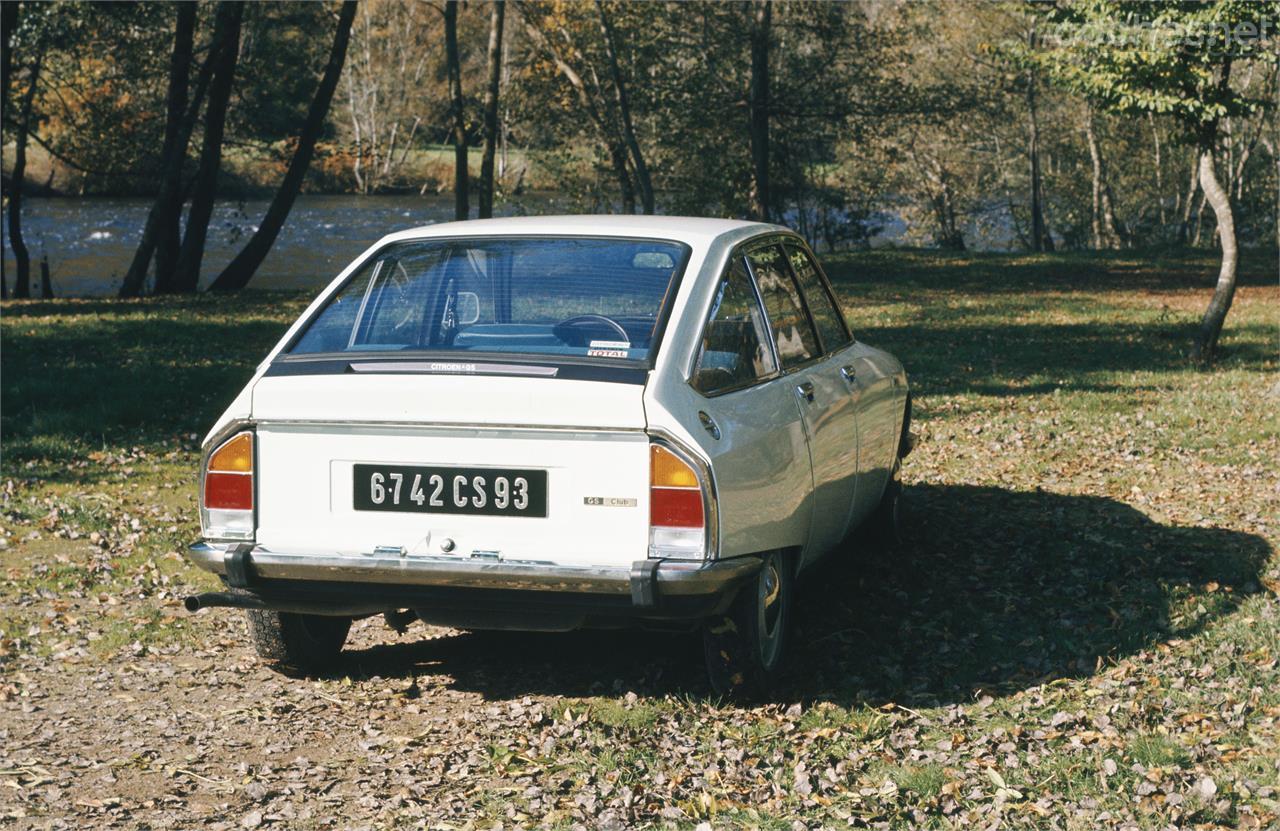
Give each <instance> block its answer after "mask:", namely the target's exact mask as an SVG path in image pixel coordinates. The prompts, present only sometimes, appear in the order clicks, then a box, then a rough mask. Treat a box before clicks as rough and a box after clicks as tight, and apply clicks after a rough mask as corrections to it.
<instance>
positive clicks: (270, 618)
mask: <svg viewBox="0 0 1280 831" xmlns="http://www.w3.org/2000/svg"><path fill="white" fill-rule="evenodd" d="M246 614H247V615H248V618H249V635H250V637H251V638H252V640H253V648H254V649H255V650H256V651H257V653H258V657H259V658H261V659H262V660H264V661H267V662H268V663H270V664H272V665H274V666H275V668H276V669H278V670H280V671H281V672H283V673H285V674H286V675H310V674H313V673H318V672H322V671H324V670H326V669H330V668H332V666H333V665H334V663H335V662H336V661H337V658H338V654H339V653H340V652H341V651H342V645H343V644H344V643H346V641H347V632H348V630H350V629H351V618H349V617H328V616H326V615H302V614H295V613H293V612H272V611H267V610H265V609H250V610H248V611H247V612H246Z"/></svg>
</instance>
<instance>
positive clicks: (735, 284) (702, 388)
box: [693, 257, 777, 395]
mask: <svg viewBox="0 0 1280 831" xmlns="http://www.w3.org/2000/svg"><path fill="white" fill-rule="evenodd" d="M768 342H769V328H768V326H767V324H766V323H765V320H764V313H763V312H761V311H760V303H759V301H758V300H757V299H756V293H755V292H754V291H753V290H752V288H751V278H750V277H749V276H748V275H747V268H746V266H745V265H744V264H743V262H742V258H741V257H736V258H734V260H733V262H732V263H731V264H730V266H729V271H728V272H727V273H726V274H725V276H724V279H723V280H721V281H720V288H719V289H718V290H717V292H716V298H715V301H714V302H713V303H712V304H711V314H710V316H709V317H708V318H707V325H706V328H705V329H704V330H703V333H702V350H701V351H700V352H699V353H698V362H697V365H696V366H695V367H694V371H693V388H694V389H696V390H698V391H699V392H701V393H704V394H707V395H709V394H711V393H716V392H721V391H722V390H729V389H734V388H736V387H742V386H746V385H748V384H750V383H752V382H754V381H756V380H758V379H760V378H763V377H765V376H767V375H770V374H772V373H773V372H774V371H776V369H777V367H776V366H775V364H774V361H773V352H772V350H770V349H769V347H768Z"/></svg>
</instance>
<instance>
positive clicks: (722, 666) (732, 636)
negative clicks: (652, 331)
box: [702, 551, 795, 700]
mask: <svg viewBox="0 0 1280 831" xmlns="http://www.w3.org/2000/svg"><path fill="white" fill-rule="evenodd" d="M794 585H795V576H794V575H793V573H792V569H791V563H790V562H788V561H787V559H786V558H785V557H784V556H783V555H782V553H781V552H777V551H775V552H772V553H770V554H768V555H766V556H765V558H764V563H763V565H761V567H760V571H759V572H758V573H757V574H756V576H755V578H754V579H752V580H751V581H750V582H749V583H747V584H746V585H744V586H743V587H742V588H741V589H739V590H738V596H737V597H735V598H734V600H733V604H732V605H731V606H730V607H729V610H728V611H727V612H726V613H724V614H723V615H718V616H716V617H714V618H712V619H710V620H708V621H707V622H706V623H705V624H704V626H703V629H702V648H703V654H704V656H705V658H706V662H707V674H708V676H709V678H710V680H711V686H712V688H713V689H714V690H715V691H716V693H717V694H718V695H721V696H724V697H725V698H730V699H735V700H744V699H751V698H759V697H762V696H764V695H766V694H767V693H768V692H769V689H770V688H771V687H772V686H773V684H774V683H776V681H777V679H778V677H779V675H780V668H781V666H782V663H783V659H784V658H785V655H786V646H787V636H788V634H789V630H790V628H791V607H792V602H793V596H794Z"/></svg>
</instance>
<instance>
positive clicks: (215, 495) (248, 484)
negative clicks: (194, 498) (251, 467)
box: [204, 471, 253, 511]
mask: <svg viewBox="0 0 1280 831" xmlns="http://www.w3.org/2000/svg"><path fill="white" fill-rule="evenodd" d="M204 506H205V507H206V508H215V509H218V510H226V511H251V510H253V476H252V475H251V474H244V473H214V472H212V471H211V472H209V473H207V474H205V477H204Z"/></svg>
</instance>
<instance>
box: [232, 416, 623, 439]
mask: <svg viewBox="0 0 1280 831" xmlns="http://www.w3.org/2000/svg"><path fill="white" fill-rule="evenodd" d="M255 424H257V425H258V426H259V427H266V428H272V427H355V428H360V429H378V430H383V429H391V430H452V431H458V432H461V431H472V432H473V431H496V430H502V431H505V432H511V431H516V432H520V433H589V434H592V435H597V436H611V435H618V436H636V435H644V434H645V428H644V427H587V426H581V425H546V426H541V425H537V424H529V423H528V422H525V423H523V424H460V423H458V422H456V421H453V422H451V421H349V420H333V421H325V420H323V419H315V418H264V419H259V420H257V421H256V422H255Z"/></svg>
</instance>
